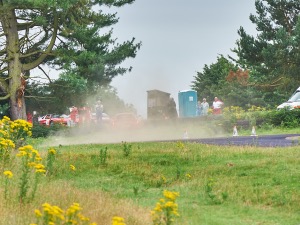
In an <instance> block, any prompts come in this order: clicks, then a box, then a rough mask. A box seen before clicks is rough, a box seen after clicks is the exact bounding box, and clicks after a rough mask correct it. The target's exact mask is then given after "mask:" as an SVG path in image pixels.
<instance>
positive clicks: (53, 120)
mask: <svg viewBox="0 0 300 225" xmlns="http://www.w3.org/2000/svg"><path fill="white" fill-rule="evenodd" d="M69 120H70V117H69V116H67V115H56V114H47V115H45V116H42V117H40V118H39V124H40V125H47V126H49V125H53V124H63V125H67V124H68V121H69Z"/></svg>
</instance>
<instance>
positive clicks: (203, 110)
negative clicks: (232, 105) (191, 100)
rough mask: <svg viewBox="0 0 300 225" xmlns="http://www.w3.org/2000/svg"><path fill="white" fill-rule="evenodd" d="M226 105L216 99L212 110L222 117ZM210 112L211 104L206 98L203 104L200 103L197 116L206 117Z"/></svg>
mask: <svg viewBox="0 0 300 225" xmlns="http://www.w3.org/2000/svg"><path fill="white" fill-rule="evenodd" d="M223 105H224V103H223V102H222V101H221V100H220V99H218V97H215V98H214V101H213V103H212V110H213V114H214V115H220V114H222V107H223ZM208 110H209V104H208V102H207V101H206V98H203V100H202V102H200V101H198V104H197V115H198V116H206V115H207V114H208Z"/></svg>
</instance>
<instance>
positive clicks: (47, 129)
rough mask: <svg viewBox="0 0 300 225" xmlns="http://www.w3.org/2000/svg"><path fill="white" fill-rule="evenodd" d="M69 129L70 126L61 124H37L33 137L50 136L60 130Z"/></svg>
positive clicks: (33, 129)
mask: <svg viewBox="0 0 300 225" xmlns="http://www.w3.org/2000/svg"><path fill="white" fill-rule="evenodd" d="M68 129H69V127H66V126H65V125H61V124H53V125H51V126H44V125H39V124H35V125H34V126H33V127H32V137H33V138H39V137H48V136H50V135H54V134H55V133H57V132H59V131H60V132H64V133H67V130H68Z"/></svg>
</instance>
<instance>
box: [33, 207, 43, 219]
mask: <svg viewBox="0 0 300 225" xmlns="http://www.w3.org/2000/svg"><path fill="white" fill-rule="evenodd" d="M34 213H35V216H36V217H42V213H41V211H40V210H38V209H36V210H34Z"/></svg>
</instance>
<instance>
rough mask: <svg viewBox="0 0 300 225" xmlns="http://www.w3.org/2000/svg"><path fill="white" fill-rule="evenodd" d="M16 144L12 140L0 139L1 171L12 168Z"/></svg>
mask: <svg viewBox="0 0 300 225" xmlns="http://www.w3.org/2000/svg"><path fill="white" fill-rule="evenodd" d="M14 149H15V144H14V143H13V141H12V140H10V139H6V138H3V137H0V171H4V170H5V169H6V168H7V167H9V166H10V164H11V160H12V152H13V150H14Z"/></svg>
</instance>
